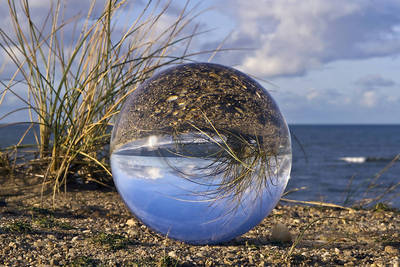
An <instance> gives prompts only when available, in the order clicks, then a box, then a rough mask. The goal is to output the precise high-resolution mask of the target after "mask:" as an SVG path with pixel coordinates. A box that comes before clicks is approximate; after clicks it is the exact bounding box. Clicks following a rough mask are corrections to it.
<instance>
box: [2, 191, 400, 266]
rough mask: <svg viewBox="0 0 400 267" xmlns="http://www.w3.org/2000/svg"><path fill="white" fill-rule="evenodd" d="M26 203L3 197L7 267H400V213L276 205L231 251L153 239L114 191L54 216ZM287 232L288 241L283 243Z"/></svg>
mask: <svg viewBox="0 0 400 267" xmlns="http://www.w3.org/2000/svg"><path fill="white" fill-rule="evenodd" d="M21 195H22V194H19V195H18V194H16V195H14V196H10V195H8V196H4V195H3V196H1V195H0V265H2V266H3V265H4V266H37V265H71V266H98V265H105V266H154V265H158V266H181V265H183V266H192V265H200V266H222V265H223V266H227V265H234V266H282V265H284V264H291V265H296V266H297V265H307V266H308V265H347V266H360V265H364V266H365V265H370V266H388V265H389V266H390V265H393V266H399V262H400V260H399V258H400V254H399V250H400V236H399V235H400V213H399V211H394V210H387V209H381V210H341V209H334V208H321V207H308V206H297V205H278V206H277V207H276V208H275V209H274V210H273V211H272V213H271V214H270V215H269V216H268V217H267V218H265V219H264V221H263V222H262V223H261V224H259V225H258V226H257V227H255V228H254V229H252V230H251V231H250V232H248V233H246V234H245V235H243V236H241V237H238V238H236V239H235V240H232V241H230V242H229V243H226V244H223V245H213V246H192V245H187V244H184V243H181V242H178V241H174V240H170V239H166V238H164V237H162V236H160V235H157V234H155V233H153V232H151V231H150V230H149V229H148V228H147V227H146V226H145V225H143V224H141V223H140V222H139V221H137V220H136V219H134V218H133V217H132V215H131V214H130V213H129V211H128V210H127V208H126V207H125V206H124V204H123V202H122V200H121V199H120V197H119V195H118V193H117V192H115V191H104V190H98V189H97V190H93V189H91V190H89V189H87V188H86V189H85V188H80V189H73V190H71V192H68V193H67V194H66V195H64V193H62V194H60V195H59V196H58V197H57V199H56V202H55V206H54V208H52V199H51V197H43V198H42V199H41V198H40V197H29V196H27V195H26V194H23V195H22V196H21ZM287 230H288V231H289V233H290V236H288V233H286V235H285V231H287ZM281 234H283V236H282V235H281ZM290 239H291V241H290ZM297 241H298V242H297ZM294 245H296V246H294ZM293 248H294V249H293Z"/></svg>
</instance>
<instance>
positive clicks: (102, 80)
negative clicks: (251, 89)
mask: <svg viewBox="0 0 400 267" xmlns="http://www.w3.org/2000/svg"><path fill="white" fill-rule="evenodd" d="M63 3H64V2H62V1H56V2H53V5H52V6H51V7H50V9H49V12H48V14H47V17H46V19H45V20H44V22H43V24H40V25H39V24H37V23H36V22H35V21H33V19H32V17H33V14H32V13H31V12H32V10H31V8H30V6H29V1H27V0H21V1H11V0H9V1H8V2H7V4H5V5H6V6H7V7H8V9H9V17H10V19H11V20H10V22H9V23H10V27H12V29H13V31H12V34H10V33H9V32H8V31H6V30H5V29H0V47H1V49H2V50H3V51H4V52H5V53H6V54H7V55H8V57H9V58H10V60H11V61H12V62H13V65H14V67H15V69H16V71H15V73H14V74H13V75H12V77H10V78H9V79H8V81H7V82H5V81H4V80H3V81H1V86H2V87H3V88H2V89H1V90H0V105H2V104H3V105H4V103H5V102H4V101H5V99H6V97H7V96H8V95H13V96H15V97H17V98H18V99H19V100H20V101H21V102H22V103H23V104H24V107H22V108H18V109H15V110H11V111H10V112H9V113H7V114H6V115H5V116H3V117H2V118H0V122H1V120H2V119H5V118H7V117H9V116H11V115H12V114H13V113H15V112H19V111H21V110H27V111H28V112H29V116H30V120H29V121H28V122H27V123H28V125H29V127H28V128H27V130H26V132H25V134H24V135H23V136H22V138H21V141H20V142H18V143H17V144H15V146H13V147H11V148H10V149H9V150H8V155H10V154H13V155H14V157H15V158H17V157H18V156H17V155H18V152H19V151H20V150H19V148H20V145H21V144H22V140H23V139H24V138H25V136H26V134H27V133H28V132H29V131H32V132H34V135H35V140H36V149H35V150H34V151H37V152H38V159H37V158H35V159H34V160H35V166H39V167H40V168H39V169H40V170H41V172H42V173H43V174H44V176H43V182H44V183H45V182H47V181H48V180H51V181H52V182H53V184H54V187H53V189H54V190H53V192H54V194H55V193H56V192H57V191H58V190H59V189H60V188H61V187H62V186H63V185H64V186H66V184H67V179H68V177H69V176H70V174H79V175H80V176H81V177H82V178H83V179H86V180H93V181H96V182H98V183H101V184H104V185H106V184H109V183H110V181H111V179H110V177H111V173H110V170H109V164H108V154H107V152H106V150H107V146H108V143H109V138H110V133H109V132H110V131H109V127H110V125H111V124H112V122H113V121H112V119H113V117H114V116H115V115H116V114H117V113H118V112H119V109H120V107H121V104H122V103H123V102H124V100H125V98H126V97H127V96H128V95H129V94H130V93H131V92H133V91H134V90H135V89H136V87H137V85H138V84H139V83H140V82H142V81H143V80H145V79H147V78H148V77H149V76H151V75H152V74H153V73H154V71H156V70H157V69H159V68H161V67H163V66H166V65H168V64H173V63H180V62H182V61H184V60H185V59H187V58H189V57H190V56H193V55H196V54H198V53H193V54H189V53H188V52H187V51H188V49H187V47H186V48H185V46H188V45H189V44H190V41H191V39H192V38H193V37H194V36H195V35H196V34H197V33H196V32H193V33H190V34H183V30H184V29H185V28H186V27H187V26H188V25H190V23H191V22H192V20H193V19H194V18H195V17H196V16H197V15H198V13H194V12H195V11H194V10H195V9H188V2H187V3H186V5H185V6H184V8H183V9H182V10H181V12H180V14H179V15H178V16H177V18H176V19H175V21H173V22H172V23H171V24H170V25H168V26H167V27H164V28H163V30H161V31H160V30H159V29H160V28H161V26H162V25H161V24H162V18H163V17H164V16H166V13H167V10H168V8H169V5H170V3H167V4H166V5H165V6H162V5H161V4H160V2H156V3H152V1H149V2H148V3H147V5H146V6H145V7H144V8H143V10H142V11H141V12H140V13H139V15H138V16H137V17H136V18H135V19H134V20H133V22H132V23H131V24H130V25H128V26H127V27H126V28H125V29H124V30H122V32H121V29H119V30H118V32H116V30H115V29H116V26H117V25H116V21H118V19H119V16H120V15H121V11H122V10H123V9H124V8H126V7H127V5H128V1H116V0H109V1H107V2H106V4H105V6H104V8H103V10H102V12H101V14H100V15H98V16H97V15H96V16H95V14H94V11H93V10H94V5H95V1H92V2H91V3H92V4H91V6H90V8H89V10H88V11H87V13H86V15H85V16H84V17H85V18H86V19H84V23H83V24H82V25H81V24H79V22H80V20H79V19H80V17H73V18H65V17H64V13H63V11H64V10H63ZM66 4H68V3H66ZM6 6H4V7H3V8H7V7H6ZM71 26H72V27H73V28H74V30H76V31H77V32H78V34H77V35H76V36H77V37H75V38H73V39H72V41H71V42H70V43H67V42H66V40H65V39H66V38H65V36H64V35H65V34H66V33H65V32H66V31H67V29H70V28H71ZM68 27H69V28H68ZM177 46H183V48H185V49H183V50H184V53H183V54H181V55H179V56H174V55H173V53H172V52H173V51H174V49H176V47H177ZM175 54H176V53H175ZM21 84H22V85H24V86H25V88H26V91H25V92H24V93H22V94H21V93H20V92H19V91H18V90H16V89H15V88H16V87H15V86H17V85H18V86H20V85H21ZM35 125H37V126H36V127H33V126H35ZM25 152H26V151H25ZM4 158H5V156H4V155H3V154H1V159H0V161H1V162H0V164H1V166H0V167H1V168H5V167H7V166H8V165H6V162H9V161H5V160H4ZM38 160H39V163H40V164H38ZM27 161H28V162H27ZM27 163H28V164H29V163H30V159H27V160H25V161H23V162H22V164H21V165H20V167H21V166H23V165H24V166H25V165H26V164H27ZM4 166H5V167H4Z"/></svg>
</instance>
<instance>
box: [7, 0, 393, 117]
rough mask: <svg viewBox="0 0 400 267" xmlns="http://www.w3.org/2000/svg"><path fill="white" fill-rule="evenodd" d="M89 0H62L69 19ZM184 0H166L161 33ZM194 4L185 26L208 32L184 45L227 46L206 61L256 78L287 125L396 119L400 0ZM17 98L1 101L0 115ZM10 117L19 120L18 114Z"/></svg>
mask: <svg viewBox="0 0 400 267" xmlns="http://www.w3.org/2000/svg"><path fill="white" fill-rule="evenodd" d="M29 2H30V3H31V6H32V7H33V12H34V15H35V17H37V18H43V17H44V14H45V12H47V11H46V9H45V8H43V5H44V4H43V3H44V2H46V1H39V0H30V1H29ZM72 2H73V3H72ZM87 2H88V1H87ZM87 2H86V1H77V0H70V1H68V2H67V3H70V4H71V6H73V7H74V8H70V9H68V12H69V13H70V14H71V16H72V15H73V13H74V12H76V10H85V8H86V9H87V8H88V4H87ZM99 2H101V1H99ZM145 2H146V1H144V0H142V1H132V2H131V3H130V5H131V6H130V8H129V10H128V9H127V11H126V14H125V15H124V16H122V18H125V21H124V20H122V21H121V22H119V23H121V25H122V24H124V25H125V24H129V22H130V21H131V20H132V18H134V17H135V14H137V10H140V7H142V6H143V4H144V3H145ZM164 3H167V1H161V5H163V4H164ZM184 3H185V1H177V0H175V1H172V4H171V6H170V8H169V9H168V11H167V13H166V16H165V17H164V18H163V20H162V21H161V25H159V26H158V27H160V30H161V29H162V27H163V26H166V25H168V23H170V22H171V21H173V20H174V19H175V18H176V17H177V16H178V15H179V11H180V10H181V9H182V7H183V5H184ZM196 5H197V7H196V10H198V11H204V12H200V13H201V14H200V15H199V16H198V17H196V18H195V19H194V20H193V21H192V24H193V25H191V26H190V27H188V31H190V30H192V29H194V27H195V25H198V27H197V28H196V29H197V30H198V31H206V32H204V33H202V34H199V35H198V36H197V37H196V38H194V39H193V40H192V43H191V47H190V49H191V50H193V51H199V50H209V49H215V48H217V47H219V46H221V48H223V49H228V51H224V52H219V53H217V54H216V55H215V56H214V57H213V58H212V59H211V62H213V63H219V64H223V65H227V66H231V67H234V68H237V69H238V70H240V71H243V72H245V73H247V74H249V75H251V76H253V77H256V78H258V81H259V82H260V83H261V84H262V85H263V86H264V87H265V88H266V89H267V90H268V91H269V92H270V93H271V95H272V96H273V98H274V99H275V101H276V102H277V103H278V105H279V107H280V109H281V112H282V113H283V115H284V116H285V118H286V120H287V122H288V123H291V124H398V123H400V116H399V114H400V75H399V74H398V73H399V70H400V57H399V56H400V1H398V0H380V1H375V0H353V1H348V0H335V1H330V0H246V1H242V0H203V1H200V0H193V1H191V2H190V4H189V8H192V7H195V6H196ZM132 6H134V8H132ZM68 12H66V13H68ZM6 13H7V9H6V8H5V7H1V8H0V15H1V19H0V26H1V27H2V28H4V27H8V26H7V16H6ZM69 13H68V14H69ZM163 24H164V25H163ZM209 57H210V55H203V56H201V57H197V58H196V60H198V61H207V60H209ZM0 60H2V62H3V64H0V66H2V65H3V72H2V73H0V78H2V79H4V78H5V77H7V75H9V71H8V70H9V69H10V68H8V67H7V66H8V65H7V58H6V56H5V55H4V53H0ZM4 62H5V63H4ZM15 101H17V100H16V99H15V97H12V96H10V97H8V99H6V101H5V102H4V103H3V104H2V105H1V106H0V117H1V114H4V113H6V112H7V110H10V108H11V107H15V105H16V102H15ZM8 120H16V121H18V120H23V115H17V114H15V115H14V116H12V117H10V118H9V119H8Z"/></svg>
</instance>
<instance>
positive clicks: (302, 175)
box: [287, 125, 400, 208]
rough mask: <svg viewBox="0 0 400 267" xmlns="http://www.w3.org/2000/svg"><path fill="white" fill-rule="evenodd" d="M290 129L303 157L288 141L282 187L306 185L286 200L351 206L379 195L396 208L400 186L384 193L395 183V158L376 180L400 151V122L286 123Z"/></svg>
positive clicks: (399, 177) (399, 176)
mask: <svg viewBox="0 0 400 267" xmlns="http://www.w3.org/2000/svg"><path fill="white" fill-rule="evenodd" d="M290 129H291V132H292V140H293V139H294V137H293V135H294V136H295V137H296V138H297V139H298V140H299V143H300V144H301V146H302V147H303V149H304V152H305V155H304V154H303V152H302V149H301V147H300V145H299V144H298V143H297V142H296V141H295V140H293V141H292V147H293V165H292V175H291V179H290V180H289V183H288V186H287V190H291V189H294V188H301V187H305V188H306V189H304V190H300V191H298V192H295V193H292V194H290V195H288V196H287V198H291V199H299V200H316V201H326V202H332V203H336V204H347V205H350V204H353V203H354V202H356V201H358V200H360V199H363V198H375V197H376V196H379V195H384V196H385V197H384V198H383V199H382V201H387V202H388V203H389V204H391V205H392V206H394V207H397V208H400V186H399V187H398V188H397V189H396V191H395V192H394V193H392V194H383V193H384V192H385V190H386V189H387V188H388V187H390V186H392V185H395V184H397V183H399V182H400V161H396V162H394V163H393V165H392V166H391V167H390V168H388V169H387V170H386V171H385V172H383V173H382V174H381V175H378V176H379V178H376V177H377V174H378V173H380V172H382V170H383V169H384V168H385V167H386V166H387V165H388V164H389V163H390V162H391V161H392V159H393V158H394V157H395V156H396V155H397V154H400V125H291V126H290ZM375 178H376V180H375ZM373 180H375V181H374V183H373V184H374V186H373V188H371V189H369V190H368V187H369V186H370V185H371V181H373Z"/></svg>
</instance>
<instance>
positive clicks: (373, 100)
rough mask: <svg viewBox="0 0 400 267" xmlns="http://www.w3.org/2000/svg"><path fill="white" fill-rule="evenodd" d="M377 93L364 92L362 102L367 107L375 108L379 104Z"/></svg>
mask: <svg viewBox="0 0 400 267" xmlns="http://www.w3.org/2000/svg"><path fill="white" fill-rule="evenodd" d="M377 101H378V99H377V95H376V93H375V92H374V91H366V92H364V93H363V94H362V96H361V100H360V104H361V105H362V106H364V107H367V108H373V107H375V106H376V104H377Z"/></svg>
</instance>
